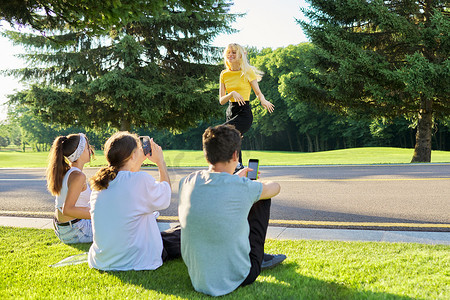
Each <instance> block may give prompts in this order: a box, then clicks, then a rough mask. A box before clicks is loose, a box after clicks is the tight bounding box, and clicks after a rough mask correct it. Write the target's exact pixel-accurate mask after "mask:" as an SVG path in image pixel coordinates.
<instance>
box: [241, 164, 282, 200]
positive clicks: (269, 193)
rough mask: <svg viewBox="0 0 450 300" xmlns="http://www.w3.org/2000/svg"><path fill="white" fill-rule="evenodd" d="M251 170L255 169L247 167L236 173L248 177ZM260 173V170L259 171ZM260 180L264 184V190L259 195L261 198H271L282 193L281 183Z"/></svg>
mask: <svg viewBox="0 0 450 300" xmlns="http://www.w3.org/2000/svg"><path fill="white" fill-rule="evenodd" d="M249 171H253V169H251V168H249V167H245V168H243V169H242V170H240V171H239V172H237V173H236V174H235V175H238V176H239V177H247V173H248V172H249ZM258 174H260V172H258ZM258 181H259V180H258ZM260 182H261V183H262V185H263V190H262V192H261V196H260V197H259V199H270V198H272V197H275V196H276V195H278V194H279V193H280V190H281V186H280V184H279V183H277V182H274V181H260Z"/></svg>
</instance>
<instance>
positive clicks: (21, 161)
mask: <svg viewBox="0 0 450 300" xmlns="http://www.w3.org/2000/svg"><path fill="white" fill-rule="evenodd" d="M413 152H414V150H413V149H403V148H387V147H368V148H352V149H343V150H332V151H323V152H312V153H303V152H277V151H245V150H244V151H243V154H242V155H243V157H244V164H245V165H246V164H247V161H248V159H249V158H258V159H259V161H260V164H261V165H262V166H284V165H341V164H343V165H346V164H407V163H409V162H410V161H411V158H412V155H413ZM47 156H48V153H47V152H25V153H23V152H11V151H0V168H34V167H40V168H45V167H46V166H47ZM164 157H165V159H166V163H167V166H168V167H205V166H207V163H206V161H205V158H204V155H203V152H202V151H194V150H166V151H164ZM431 162H433V163H450V151H433V152H432V155H431ZM146 163H149V164H151V163H150V162H149V161H146ZM105 165H106V159H105V157H104V155H103V152H102V151H99V150H97V151H96V155H95V159H94V160H92V161H91V163H90V165H89V166H91V167H99V166H105Z"/></svg>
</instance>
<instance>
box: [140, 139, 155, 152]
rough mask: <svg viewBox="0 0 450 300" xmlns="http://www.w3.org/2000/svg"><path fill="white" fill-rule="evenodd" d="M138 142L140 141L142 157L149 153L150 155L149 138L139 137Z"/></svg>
mask: <svg viewBox="0 0 450 300" xmlns="http://www.w3.org/2000/svg"><path fill="white" fill-rule="evenodd" d="M139 140H140V141H141V146H142V151H144V155H147V154H149V153H150V155H152V145H151V144H150V137H149V136H140V137H139Z"/></svg>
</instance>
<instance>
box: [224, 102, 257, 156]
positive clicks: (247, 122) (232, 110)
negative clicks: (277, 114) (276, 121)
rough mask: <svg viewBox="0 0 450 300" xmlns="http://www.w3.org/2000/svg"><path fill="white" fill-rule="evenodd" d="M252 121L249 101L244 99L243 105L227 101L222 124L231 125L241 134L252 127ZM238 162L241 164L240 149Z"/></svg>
mask: <svg viewBox="0 0 450 300" xmlns="http://www.w3.org/2000/svg"><path fill="white" fill-rule="evenodd" d="M252 123H253V114H252V108H251V107H250V102H249V101H245V105H239V104H238V103H237V102H229V105H228V108H227V119H226V122H225V123H224V125H227V124H228V125H233V126H234V127H236V129H237V130H239V132H240V133H241V135H242V136H243V135H244V133H246V132H247V131H249V129H250V127H252ZM239 162H240V163H241V164H242V151H239Z"/></svg>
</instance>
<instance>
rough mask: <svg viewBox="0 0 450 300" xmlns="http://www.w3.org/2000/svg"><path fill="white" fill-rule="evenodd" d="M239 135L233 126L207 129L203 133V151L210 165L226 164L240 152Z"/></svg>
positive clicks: (240, 138)
mask: <svg viewBox="0 0 450 300" xmlns="http://www.w3.org/2000/svg"><path fill="white" fill-rule="evenodd" d="M241 142H242V137H241V133H240V132H239V131H238V130H237V129H236V128H234V126H233V125H218V126H215V127H209V128H207V129H206V130H205V132H204V133H203V151H204V152H205V156H206V159H207V160H208V162H209V163H210V164H213V165H215V164H216V163H218V162H228V161H230V160H231V158H232V157H233V153H234V152H236V151H237V152H239V151H240V150H241Z"/></svg>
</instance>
